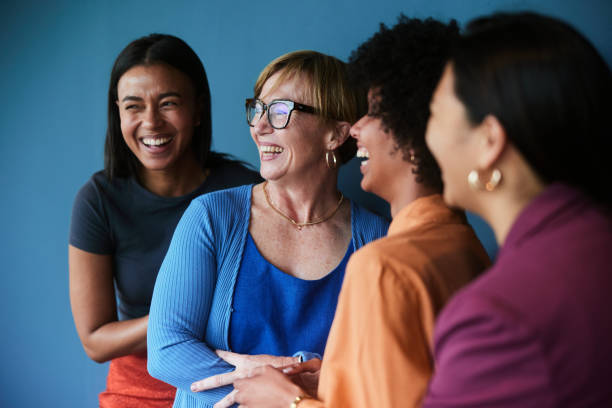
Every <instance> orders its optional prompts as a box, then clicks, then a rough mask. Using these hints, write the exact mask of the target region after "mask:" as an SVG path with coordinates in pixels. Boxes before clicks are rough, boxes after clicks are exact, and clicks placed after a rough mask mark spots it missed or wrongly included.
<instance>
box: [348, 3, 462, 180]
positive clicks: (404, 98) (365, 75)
mask: <svg viewBox="0 0 612 408" xmlns="http://www.w3.org/2000/svg"><path fill="white" fill-rule="evenodd" d="M458 38H459V27H458V25H457V22H456V21H455V20H452V21H451V22H450V23H449V24H444V23H442V22H439V21H436V20H434V19H432V18H428V19H426V20H420V19H416V18H408V17H406V16H405V15H403V14H400V16H399V18H398V22H397V24H396V25H395V26H393V27H392V28H388V27H387V26H385V25H384V24H381V25H380V30H379V31H378V32H377V33H376V34H374V35H373V36H372V37H371V38H370V39H369V40H368V41H366V42H365V43H363V44H362V45H361V46H360V47H359V48H358V49H357V50H355V51H353V53H352V54H351V56H350V58H349V65H348V70H349V78H350V80H351V82H352V83H353V84H354V85H355V86H359V87H362V90H363V91H364V92H367V91H368V90H372V92H373V96H374V99H375V105H374V106H370V110H369V112H368V115H371V116H376V117H380V118H381V121H382V125H383V129H384V130H385V131H391V132H392V135H393V137H394V141H395V143H396V148H397V149H401V150H402V154H403V159H404V160H406V161H412V162H413V163H414V164H415V170H414V173H415V174H416V181H417V182H419V183H423V184H425V185H427V186H430V187H433V188H436V189H437V190H438V191H442V178H441V174H440V168H439V167H438V164H437V163H436V161H435V159H434V158H433V156H432V154H431V152H430V151H429V149H428V148H427V145H426V144H425V130H426V128H427V120H428V119H429V103H430V100H431V96H432V94H433V91H434V89H435V87H436V85H437V83H438V80H439V79H440V77H441V76H442V71H443V69H444V65H445V63H446V61H447V60H448V58H449V56H450V54H451V51H452V47H453V45H454V43H455V42H456V41H457V40H458ZM411 151H412V153H413V158H412V159H411V158H410V156H411V154H410V153H411Z"/></svg>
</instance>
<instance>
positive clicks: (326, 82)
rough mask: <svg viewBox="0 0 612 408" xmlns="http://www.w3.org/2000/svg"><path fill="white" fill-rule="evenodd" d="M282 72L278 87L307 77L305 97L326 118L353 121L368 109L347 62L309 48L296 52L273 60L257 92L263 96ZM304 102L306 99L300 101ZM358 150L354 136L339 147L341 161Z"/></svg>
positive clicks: (261, 76)
mask: <svg viewBox="0 0 612 408" xmlns="http://www.w3.org/2000/svg"><path fill="white" fill-rule="evenodd" d="M276 73H280V75H279V78H278V80H277V81H276V84H275V86H279V85H280V84H282V83H283V82H284V81H286V80H288V79H291V78H294V77H295V76H296V75H297V76H301V77H303V78H304V80H305V81H308V83H306V84H305V89H304V91H305V96H306V97H307V98H308V99H309V100H310V101H311V102H310V103H312V105H313V107H314V108H315V113H316V114H317V115H319V116H320V117H322V118H323V119H324V120H327V121H330V122H332V121H345V122H348V123H350V124H353V123H355V122H356V121H357V119H359V118H360V117H361V116H362V115H363V114H365V112H366V111H367V100H366V95H365V93H364V92H363V91H360V90H358V89H356V88H354V87H352V86H351V85H350V84H349V81H348V78H347V73H346V64H345V63H344V62H342V61H340V60H339V59H337V58H335V57H332V56H330V55H325V54H321V53H320V52H316V51H310V50H300V51H293V52H290V53H287V54H284V55H281V56H280V57H278V58H276V59H275V60H274V61H272V62H270V63H269V64H268V65H267V66H266V67H265V68H264V69H263V71H261V74H259V77H258V78H257V81H256V82H255V87H254V89H253V90H254V94H255V97H256V98H259V96H260V95H261V90H262V89H263V86H264V84H265V83H266V81H267V80H268V79H270V77H271V76H273V75H274V74H276ZM297 102H302V103H304V102H303V101H297ZM356 150H357V147H356V142H355V140H354V139H353V138H351V137H349V138H347V141H346V142H344V144H342V146H340V147H339V148H338V149H337V153H339V156H340V161H341V162H342V163H346V162H347V161H349V160H350V159H351V158H352V157H353V156H354V155H355V151H356Z"/></svg>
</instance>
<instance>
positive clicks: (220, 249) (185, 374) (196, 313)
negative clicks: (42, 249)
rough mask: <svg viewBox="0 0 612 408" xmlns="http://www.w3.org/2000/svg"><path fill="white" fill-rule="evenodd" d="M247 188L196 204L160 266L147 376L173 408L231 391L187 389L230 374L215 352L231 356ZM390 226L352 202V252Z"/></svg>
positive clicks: (202, 404) (247, 211)
mask: <svg viewBox="0 0 612 408" xmlns="http://www.w3.org/2000/svg"><path fill="white" fill-rule="evenodd" d="M252 187H253V186H252V185H246V186H240V187H236V188H232V189H228V190H224V191H219V192H214V193H209V194H204V195H202V196H200V197H198V198H196V199H194V200H193V201H192V202H191V204H190V205H189V207H188V208H187V210H186V211H185V213H184V214H183V217H182V218H181V220H180V222H179V223H178V225H177V227H176V230H175V232H174V236H173V237H172V241H171V243H170V248H169V249H168V253H167V254H166V258H165V259H164V262H163V263H162V266H161V269H160V271H159V275H158V276H157V281H156V283H155V289H154V291H153V299H152V302H151V309H150V312H149V327H148V332H147V349H148V370H149V373H150V374H151V375H152V376H153V377H156V378H158V379H160V380H162V381H164V382H167V383H169V384H171V385H173V386H175V387H177V393H176V399H175V402H174V407H182V408H185V407H212V406H213V405H214V404H215V403H216V402H217V401H218V400H220V399H221V398H222V397H224V396H225V395H226V394H227V393H228V392H230V391H231V389H232V388H231V387H230V386H226V387H220V388H217V389H215V390H210V391H206V392H201V393H192V392H191V391H190V390H189V386H190V385H191V383H192V382H194V381H197V380H201V379H203V378H206V377H209V376H211V375H215V374H220V373H225V372H229V371H232V370H233V369H234V367H233V366H231V365H229V364H228V363H226V362H225V361H223V360H222V359H220V358H219V357H217V355H216V354H215V353H214V349H223V350H229V322H230V316H231V312H232V299H233V295H234V285H235V283H236V277H237V275H238V270H239V268H240V262H241V260H242V253H243V250H244V247H245V242H246V238H247V233H248V227H249V219H250V214H251V210H250V209H251V192H252ZM387 228H388V223H387V221H385V220H384V219H383V218H381V217H379V216H377V215H374V214H373V213H371V212H369V211H367V210H366V209H364V208H362V207H360V206H358V205H356V204H355V203H353V202H351V231H352V240H353V246H354V248H355V250H357V249H359V248H360V247H362V246H363V245H365V244H367V243H368V242H370V241H372V240H375V239H378V238H380V237H383V236H384V235H385V234H386V232H387Z"/></svg>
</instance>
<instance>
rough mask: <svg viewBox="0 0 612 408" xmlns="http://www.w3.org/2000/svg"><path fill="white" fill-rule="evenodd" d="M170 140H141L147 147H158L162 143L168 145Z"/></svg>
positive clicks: (148, 138) (169, 138)
mask: <svg viewBox="0 0 612 408" xmlns="http://www.w3.org/2000/svg"><path fill="white" fill-rule="evenodd" d="M170 140H172V138H171V137H162V138H157V139H154V138H151V137H147V138H144V139H142V143H144V144H146V145H147V146H159V145H162V144H164V143H168V142H169V141H170Z"/></svg>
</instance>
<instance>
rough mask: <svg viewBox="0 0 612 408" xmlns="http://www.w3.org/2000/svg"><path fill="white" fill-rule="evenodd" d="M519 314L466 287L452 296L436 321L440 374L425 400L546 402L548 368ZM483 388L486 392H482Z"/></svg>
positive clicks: (534, 333) (536, 340)
mask: <svg viewBox="0 0 612 408" xmlns="http://www.w3.org/2000/svg"><path fill="white" fill-rule="evenodd" d="M523 317H524V316H522V315H521V312H520V311H518V310H516V309H515V308H513V307H512V305H509V304H507V303H504V302H503V301H501V300H500V299H498V298H495V297H490V296H488V295H487V294H484V293H481V292H478V291H473V290H469V288H468V290H466V291H464V292H462V293H460V294H459V295H457V296H455V297H454V298H453V299H452V300H451V301H450V302H449V304H448V305H447V306H446V307H445V308H444V310H443V311H442V313H441V315H440V316H439V318H438V319H437V320H436V328H435V335H434V350H435V362H436V367H437V368H438V370H437V372H438V374H436V375H434V377H433V378H432V380H431V384H430V390H429V396H428V400H429V401H427V402H431V403H433V402H434V401H436V400H437V398H438V397H441V398H447V399H448V398H450V399H451V400H453V399H456V400H457V401H461V400H463V402H464V403H465V402H466V401H468V400H470V399H471V401H472V403H474V402H475V401H478V402H480V403H479V404H477V405H483V406H488V405H494V404H493V402H492V400H489V398H493V399H495V400H497V401H505V402H509V401H515V402H516V401H523V402H525V401H526V400H522V398H526V397H529V396H531V397H532V398H534V400H537V401H539V402H542V401H543V400H548V399H549V397H550V395H551V393H550V392H549V391H550V388H551V382H552V379H551V377H550V371H549V368H550V367H549V364H548V361H547V358H546V354H545V352H544V350H543V349H542V345H541V342H540V340H539V337H538V333H537V330H533V329H532V328H531V327H530V326H529V325H528V324H526V323H525V320H524V319H523ZM483 389H487V390H489V392H488V393H487V394H483V393H482V390H483ZM528 399H529V398H527V400H528ZM541 399H542V400H541ZM548 402H550V401H548ZM425 405H426V406H427V403H426V404H425ZM434 405H435V403H434ZM468 405H469V404H468ZM519 405H522V404H519ZM529 406H531V405H529ZM533 406H548V404H542V405H539V403H538V404H535V405H533Z"/></svg>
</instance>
